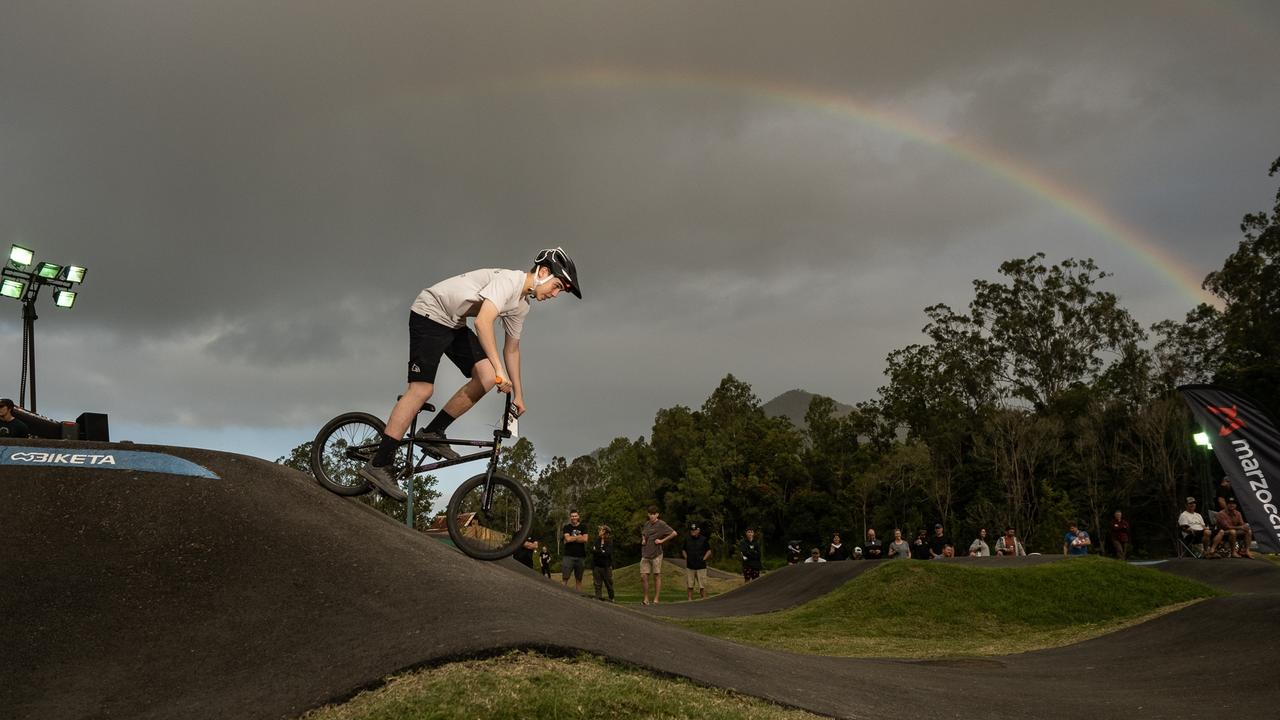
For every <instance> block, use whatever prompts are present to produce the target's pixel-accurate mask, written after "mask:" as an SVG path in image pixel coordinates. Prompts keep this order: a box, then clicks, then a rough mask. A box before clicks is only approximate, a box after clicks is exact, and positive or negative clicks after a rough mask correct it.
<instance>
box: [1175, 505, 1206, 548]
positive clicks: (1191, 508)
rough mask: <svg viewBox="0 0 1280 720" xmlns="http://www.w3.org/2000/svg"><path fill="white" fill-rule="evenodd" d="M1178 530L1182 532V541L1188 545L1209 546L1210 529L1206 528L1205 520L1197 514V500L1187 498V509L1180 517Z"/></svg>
mask: <svg viewBox="0 0 1280 720" xmlns="http://www.w3.org/2000/svg"><path fill="white" fill-rule="evenodd" d="M1178 528H1179V529H1180V530H1182V541H1183V542H1185V543H1186V544H1188V545H1208V544H1209V528H1207V527H1205V524H1204V518H1203V517H1202V516H1201V515H1200V513H1198V512H1196V499H1195V498H1193V497H1189V498H1187V509H1186V510H1183V511H1182V514H1181V515H1179V516H1178Z"/></svg>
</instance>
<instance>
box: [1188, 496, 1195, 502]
mask: <svg viewBox="0 0 1280 720" xmlns="http://www.w3.org/2000/svg"><path fill="white" fill-rule="evenodd" d="M1195 501H1196V499H1195V498H1193V497H1189V498H1187V502H1189V503H1193V502H1195Z"/></svg>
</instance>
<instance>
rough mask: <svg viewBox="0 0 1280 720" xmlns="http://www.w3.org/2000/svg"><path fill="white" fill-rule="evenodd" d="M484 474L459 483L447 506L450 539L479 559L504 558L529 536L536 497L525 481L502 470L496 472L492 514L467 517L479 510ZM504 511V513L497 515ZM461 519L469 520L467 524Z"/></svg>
mask: <svg viewBox="0 0 1280 720" xmlns="http://www.w3.org/2000/svg"><path fill="white" fill-rule="evenodd" d="M484 484H485V474H484V473H481V474H479V475H476V476H475V477H472V478H470V479H468V480H467V481H466V482H464V483H462V484H461V485H459V486H458V489H457V490H455V491H454V493H453V497H451V498H449V505H448V507H447V508H446V510H445V521H446V523H447V524H448V526H449V539H451V540H452V541H453V544H454V545H455V546H456V547H457V548H458V549H459V550H461V551H462V552H464V553H466V554H467V555H468V556H470V557H473V558H475V559H476V560H501V559H502V558H505V557H507V556H509V555H511V554H512V553H514V552H515V551H516V549H517V548H519V547H520V545H522V544H523V543H524V541H525V540H526V539H528V537H529V531H530V529H531V527H532V525H533V500H532V499H531V498H530V497H529V491H528V490H526V489H525V487H524V486H523V485H521V484H520V483H518V482H516V481H515V480H512V479H511V478H509V477H507V476H505V475H501V474H499V473H496V472H495V473H494V474H493V495H494V496H495V500H494V507H492V508H490V517H488V518H485V517H482V516H479V515H477V516H476V517H470V518H468V517H466V516H467V515H469V514H470V513H479V512H480V507H479V500H480V498H481V496H482V495H483V493H484ZM499 515H502V517H498V516H499ZM460 520H463V521H464V522H465V521H469V522H467V523H466V525H465V526H464V525H463V524H462V522H460Z"/></svg>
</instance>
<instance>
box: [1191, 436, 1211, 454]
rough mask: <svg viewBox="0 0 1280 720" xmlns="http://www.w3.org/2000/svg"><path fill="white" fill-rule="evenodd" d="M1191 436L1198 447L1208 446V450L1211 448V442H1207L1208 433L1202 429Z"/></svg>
mask: <svg viewBox="0 0 1280 720" xmlns="http://www.w3.org/2000/svg"><path fill="white" fill-rule="evenodd" d="M1192 437H1193V438H1194V439H1195V441H1196V444H1197V445H1199V446H1200V447H1206V448H1209V449H1210V450H1212V449H1213V443H1211V442H1209V433H1207V432H1203V431H1202V432H1198V433H1196V434H1195V435H1192Z"/></svg>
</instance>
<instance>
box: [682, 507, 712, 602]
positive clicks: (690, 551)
mask: <svg viewBox="0 0 1280 720" xmlns="http://www.w3.org/2000/svg"><path fill="white" fill-rule="evenodd" d="M680 555H681V556H682V557H684V585H685V590H686V591H687V592H688V596H689V597H688V599H689V600H692V599H693V588H694V586H695V585H697V587H698V594H699V595H701V597H702V599H703V600H706V599H707V561H708V560H710V559H711V538H709V537H707V536H706V535H703V534H702V527H701V526H699V525H698V524H697V523H693V524H691V525H690V526H689V539H688V540H685V541H684V549H683V550H681V551H680Z"/></svg>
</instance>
